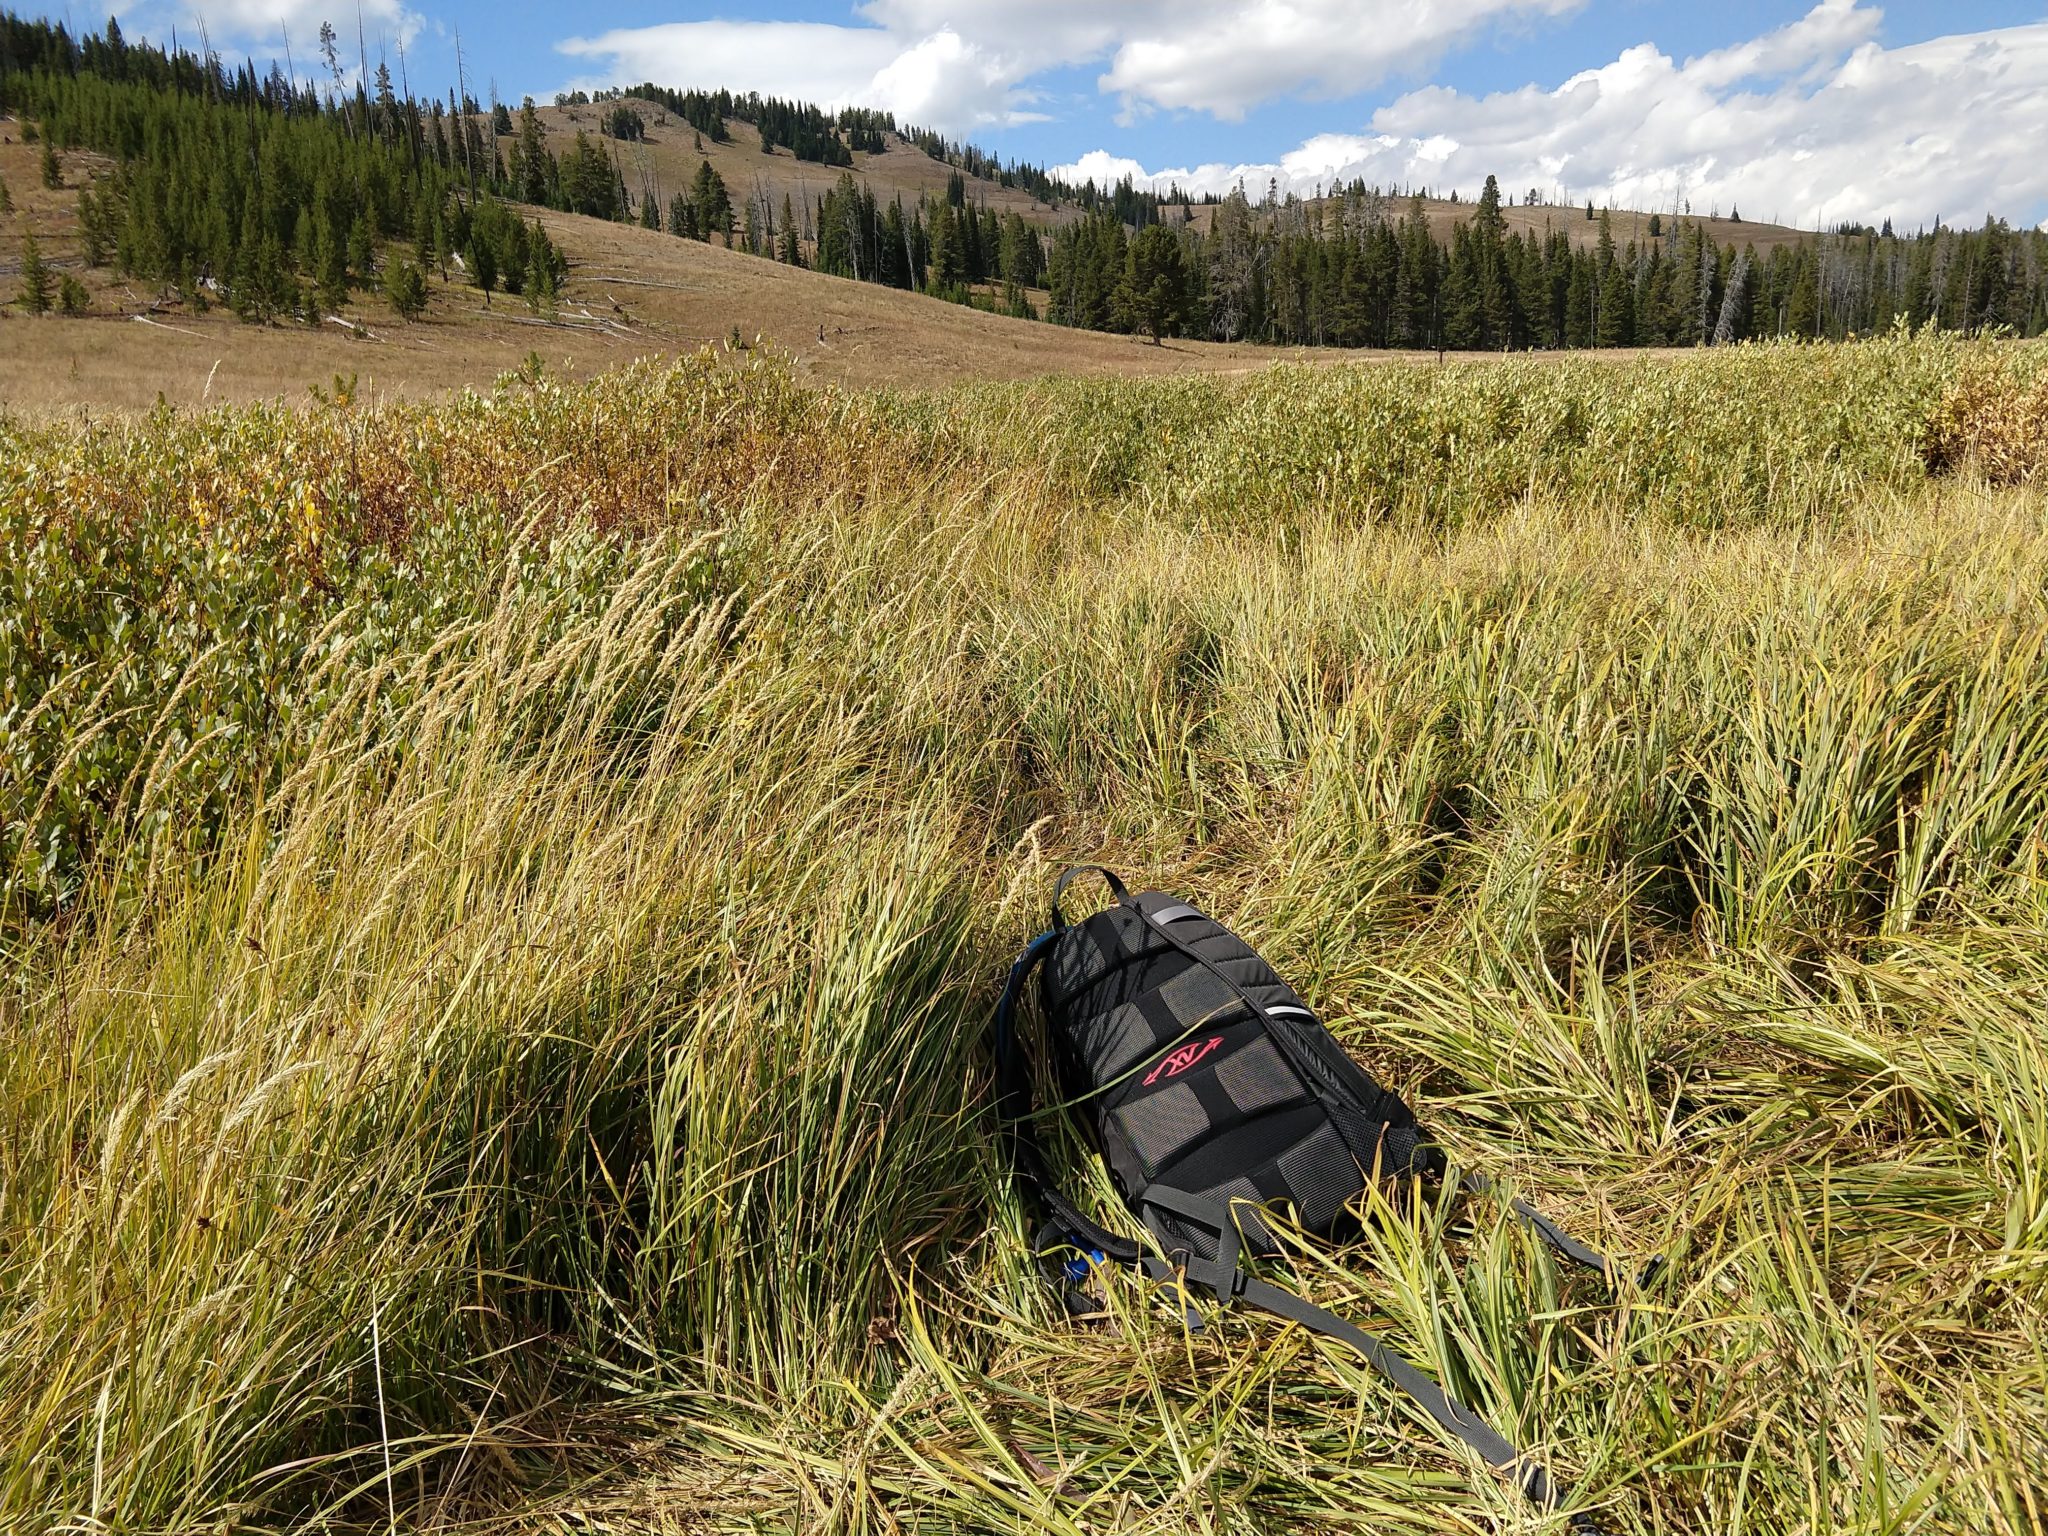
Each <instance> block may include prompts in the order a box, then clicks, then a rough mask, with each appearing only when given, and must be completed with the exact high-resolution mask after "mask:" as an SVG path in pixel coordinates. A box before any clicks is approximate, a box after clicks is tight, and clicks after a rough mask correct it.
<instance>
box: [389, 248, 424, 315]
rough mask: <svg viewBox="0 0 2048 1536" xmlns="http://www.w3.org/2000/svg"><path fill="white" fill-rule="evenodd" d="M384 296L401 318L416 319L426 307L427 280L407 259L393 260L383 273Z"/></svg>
mask: <svg viewBox="0 0 2048 1536" xmlns="http://www.w3.org/2000/svg"><path fill="white" fill-rule="evenodd" d="M384 296H385V297H386V298H387V299H389V300H390V301H391V307H392V308H393V309H394V310H396V311H397V312H398V318H399V319H401V320H406V321H412V320H417V319H418V318H419V317H420V316H421V315H422V314H423V313H425V312H426V308H427V280H426V279H425V278H424V277H422V276H420V269H419V268H418V267H416V266H414V265H413V264H412V263H411V262H409V261H394V262H392V263H391V269H390V270H389V271H388V272H386V273H385V274H384Z"/></svg>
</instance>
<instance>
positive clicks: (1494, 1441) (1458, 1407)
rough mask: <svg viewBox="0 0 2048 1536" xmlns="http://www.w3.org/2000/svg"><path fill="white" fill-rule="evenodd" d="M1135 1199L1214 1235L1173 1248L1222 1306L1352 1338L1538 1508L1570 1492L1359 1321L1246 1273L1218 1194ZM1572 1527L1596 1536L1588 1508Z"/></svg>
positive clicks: (1163, 1190) (1164, 1191)
mask: <svg viewBox="0 0 2048 1536" xmlns="http://www.w3.org/2000/svg"><path fill="white" fill-rule="evenodd" d="M1140 1199H1141V1203H1142V1204H1144V1205H1146V1206H1156V1207H1159V1208H1160V1209H1163V1210H1167V1211H1171V1212H1172V1213H1173V1214H1174V1215H1176V1216H1180V1217H1183V1218H1189V1219H1192V1220H1193V1221H1195V1222H1197V1223H1199V1224H1200V1225H1202V1226H1204V1227H1206V1228H1208V1229H1210V1230H1212V1231H1215V1232H1216V1233H1217V1234H1218V1240H1217V1256H1216V1257H1215V1258H1214V1259H1202V1258H1199V1257H1197V1256H1195V1255H1192V1254H1188V1253H1185V1252H1176V1253H1175V1254H1174V1257H1175V1258H1176V1259H1178V1260H1180V1261H1181V1266H1182V1269H1183V1271H1184V1272H1185V1274H1186V1275H1187V1278H1188V1279H1189V1280H1192V1281H1193V1282H1194V1283H1196V1284H1197V1285H1200V1286H1203V1287H1205V1288H1207V1289H1209V1290H1211V1291H1213V1292H1215V1294H1216V1296H1217V1298H1218V1299H1219V1300H1221V1301H1222V1302H1223V1303H1224V1304H1225V1305H1228V1304H1229V1303H1230V1302H1231V1301H1232V1300H1241V1301H1244V1302H1246V1303H1248V1304H1249V1305H1251V1306H1254V1307H1257V1308H1258V1309H1259V1310H1260V1311H1262V1312H1270V1313H1271V1314H1272V1315H1273V1316H1275V1317H1278V1318H1282V1319H1285V1320H1286V1321H1288V1322H1291V1323H1299V1324H1300V1325H1301V1326H1302V1327H1304V1328H1306V1329H1308V1330H1309V1331H1310V1332H1311V1333H1317V1334H1321V1335H1322V1336H1323V1337H1324V1338H1328V1339H1335V1340H1337V1342H1339V1343H1340V1344H1346V1345H1349V1346H1350V1347H1351V1348H1352V1349H1353V1350H1356V1351H1357V1352H1358V1354H1359V1355H1360V1356H1361V1357H1362V1358H1363V1359H1364V1361H1365V1363H1366V1364H1367V1365H1368V1366H1370V1367H1371V1368H1372V1369H1373V1370H1374V1371H1375V1372H1377V1373H1378V1374H1379V1375H1380V1376H1381V1377H1382V1378H1383V1379H1384V1380H1385V1381H1386V1382H1387V1383H1388V1384H1389V1385H1391V1386H1393V1387H1395V1388H1397V1389H1398V1390H1399V1391H1401V1392H1404V1393H1406V1394H1407V1395H1408V1397H1409V1398H1410V1399H1411V1400H1412V1401H1413V1402H1414V1403H1415V1404H1416V1406H1417V1407H1419V1408H1421V1409H1422V1411H1423V1412H1424V1413H1426V1414H1428V1415H1429V1416H1430V1418H1432V1419H1434V1420H1435V1421H1436V1422H1437V1423H1438V1424H1439V1425H1440V1426H1442V1427H1443V1428H1444V1429H1445V1430H1447V1431H1448V1432H1449V1433H1450V1434H1452V1435H1454V1436H1456V1437H1457V1438H1458V1439H1459V1440H1460V1441H1462V1442H1463V1443H1464V1444H1465V1445H1467V1446H1469V1447H1470V1448H1471V1449H1472V1450H1473V1451H1474V1452H1475V1453H1476V1454H1477V1455H1478V1456H1479V1458H1480V1460H1482V1461H1484V1462H1485V1463H1486V1464H1487V1465H1488V1466H1490V1467H1493V1468H1495V1469H1496V1470H1498V1471H1501V1472H1504V1473H1506V1474H1507V1475H1508V1477H1509V1478H1510V1479H1511V1480H1512V1481H1513V1482H1514V1484H1515V1486H1516V1487H1517V1488H1518V1489H1519V1490H1521V1492H1522V1494H1523V1495H1524V1496H1525V1497H1526V1498H1528V1499H1529V1501H1530V1502H1531V1503H1533V1504H1535V1505H1536V1506H1537V1507H1538V1508H1540V1509H1555V1508H1557V1506H1558V1505H1559V1504H1561V1503H1563V1502H1564V1501H1565V1500H1566V1498H1568V1497H1569V1495H1568V1492H1567V1490H1565V1489H1564V1488H1562V1487H1560V1486H1559V1485H1558V1484H1557V1483H1555V1482H1553V1481H1552V1480H1551V1477H1550V1473H1549V1472H1548V1471H1547V1470H1546V1469H1545V1467H1544V1466H1543V1464H1542V1462H1540V1461H1538V1460H1536V1459H1535V1458H1534V1457H1533V1456H1530V1455H1529V1454H1528V1453H1527V1452H1525V1451H1522V1450H1520V1449H1518V1448H1517V1447H1516V1446H1515V1444H1514V1442H1513V1441H1511V1440H1509V1439H1508V1438H1507V1437H1506V1436H1505V1435H1503V1434H1501V1433H1500V1432H1499V1431H1498V1430H1496V1429H1494V1428H1493V1427H1492V1426H1491V1425H1490V1424H1488V1423H1487V1422H1486V1421H1485V1420H1484V1419H1482V1418H1480V1417H1479V1415H1478V1414H1477V1413H1475V1412H1474V1411H1473V1410H1472V1409H1470V1408H1468V1407H1466V1406H1465V1405H1464V1404H1463V1403H1461V1402H1459V1401H1458V1400H1457V1399H1456V1398H1454V1397H1452V1396H1451V1395H1450V1394H1449V1393H1447V1392H1445V1391H1444V1389H1443V1388H1442V1387H1441V1386H1440V1385H1438V1384H1437V1383H1436V1382H1435V1381H1432V1380H1431V1379H1430V1378H1429V1377H1428V1376H1427V1375H1425V1374H1424V1373H1423V1372H1422V1370H1421V1369H1420V1368H1419V1367H1418V1366H1417V1365H1416V1364H1415V1362H1414V1361H1412V1360H1410V1359H1409V1358H1408V1357H1407V1356H1406V1355H1404V1354H1402V1353H1401V1352H1400V1351H1399V1350H1397V1349H1395V1348H1393V1347H1392V1346H1390V1345H1388V1344H1385V1343H1382V1342H1381V1341H1380V1340H1378V1339H1376V1338H1374V1337H1373V1336H1372V1335H1371V1334H1369V1333H1367V1332H1366V1331H1365V1330H1364V1329H1363V1328H1360V1327H1359V1326H1358V1325H1357V1324H1356V1323H1352V1322H1349V1321H1347V1320H1346V1319H1344V1318H1341V1317H1339V1316H1338V1315H1337V1314H1336V1313H1334V1312H1332V1311H1330V1310H1329V1309H1328V1308H1326V1307H1319V1306H1317V1305H1316V1304H1315V1303H1314V1302H1312V1301H1309V1300H1308V1299H1307V1298H1305V1297H1302V1296H1297V1295H1296V1294H1295V1293H1294V1292H1292V1291H1289V1290H1284V1289H1282V1288H1281V1287H1280V1286H1277V1285H1273V1284H1271V1283H1269V1282H1267V1281H1264V1280H1261V1279H1259V1278H1258V1277H1257V1276H1256V1275H1252V1274H1249V1273H1247V1272H1246V1270H1245V1269H1244V1267H1243V1265H1242V1264H1241V1263H1240V1262H1239V1259H1238V1243H1237V1240H1236V1230H1237V1224H1236V1222H1235V1220H1234V1219H1233V1218H1232V1217H1231V1215H1230V1213H1229V1212H1228V1211H1226V1210H1225V1209H1224V1208H1223V1207H1222V1206H1220V1205H1218V1204H1217V1203H1216V1202H1215V1201H1212V1200H1207V1199H1203V1198H1201V1197H1200V1196H1195V1195H1190V1194H1187V1193H1186V1192H1184V1191H1182V1190H1178V1189H1171V1188H1168V1187H1167V1186H1164V1185H1159V1184H1154V1185H1151V1186H1150V1187H1148V1188H1147V1189H1146V1191H1145V1192H1144V1194H1143V1195H1142V1196H1141V1197H1140ZM1571 1526H1572V1529H1573V1530H1574V1531H1575V1532H1578V1533H1580V1536H1600V1527H1599V1526H1598V1525H1597V1524H1596V1523H1595V1522H1594V1521H1593V1519H1592V1517H1591V1516H1590V1515H1586V1514H1584V1513H1579V1514H1575V1515H1573V1516H1572V1517H1571Z"/></svg>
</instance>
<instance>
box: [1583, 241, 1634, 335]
mask: <svg viewBox="0 0 2048 1536" xmlns="http://www.w3.org/2000/svg"><path fill="white" fill-rule="evenodd" d="M1635 307H1636V306H1635V289H1634V287H1633V286H1632V285H1631V284H1630V283H1629V280H1628V269H1627V268H1626V267H1625V266H1624V265H1623V264H1622V263H1621V262H1618V261H1617V262H1614V263H1613V264H1612V265H1610V266H1609V267H1608V269H1607V276H1606V277H1605V278H1604V279H1603V280H1602V281H1601V284H1600V313H1599V319H1598V323H1597V325H1596V327H1595V330H1594V334H1593V345H1595V346H1596V347H1627V346H1633V345H1634V344H1635V339H1636V321H1635Z"/></svg>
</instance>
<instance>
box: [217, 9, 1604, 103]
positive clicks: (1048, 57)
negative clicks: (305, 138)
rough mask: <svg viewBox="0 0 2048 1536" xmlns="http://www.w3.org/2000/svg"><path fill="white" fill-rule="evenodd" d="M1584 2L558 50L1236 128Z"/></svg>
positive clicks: (723, 80)
mask: <svg viewBox="0 0 2048 1536" xmlns="http://www.w3.org/2000/svg"><path fill="white" fill-rule="evenodd" d="M231 3H252V4H253V3H257V0H231ZM1581 3H1582V0H1394V3H1391V4H1383V5H1380V6H1377V7H1376V8H1375V10H1374V12H1373V14H1372V15H1371V16H1370V17H1369V18H1363V17H1361V15H1360V8H1359V6H1358V4H1357V0H1123V3H1118V4H1106V3H1103V0H869V3H867V4H865V5H863V6H861V7H860V8H859V10H860V15H861V17H862V19H863V22H864V23H865V24H864V25H854V26H842V25H837V24H832V23H822V22H821V23H793V22H778V21H759V22H731V21H701V22H670V23H664V24H661V25H657V26H648V27H625V28H617V29H614V30H612V31H609V32H605V33H602V34H600V35H598V36H594V37H575V38H570V39H568V40H567V41H566V42H563V43H561V44H559V45H558V46H559V47H560V48H561V49H562V51H563V52H565V53H567V54H570V55H571V56H573V57H577V58H583V59H588V60H591V61H593V62H594V63H595V64H596V66H597V73H596V74H594V75H591V76H588V77H585V78H583V79H581V80H579V81H577V82H576V83H577V84H581V85H585V86H590V85H605V84H631V83H634V82H637V81H640V80H647V79H651V80H655V81H658V82H660V83H662V84H665V85H677V86H689V85H697V86H711V85H730V86H735V87H736V88H740V89H748V90H758V91H761V92H763V93H774V94H778V95H786V96H800V97H803V98H804V99H806V100H816V101H820V102H827V103H831V104H833V105H847V104H859V105H864V106H879V107H886V108H888V109H889V110H891V111H894V112H895V113H896V114H897V115H898V117H899V119H908V120H909V121H912V122H917V123H921V124H926V125H929V126H933V127H938V128H942V129H946V130H947V131H950V132H961V131H965V130H967V129H969V128H973V127H978V126H980V125H983V124H1001V123H1014V122H1019V121H1025V120H1028V119H1029V118H1030V117H1032V116H1033V115H1034V114H1033V113H1032V112H1031V111H1030V110H1029V108H1030V104H1031V103H1032V101H1033V100H1034V99H1035V98H1034V95H1033V93H1032V91H1031V89H1030V85H1029V82H1030V81H1031V80H1032V78H1033V77H1034V76H1037V75H1039V74H1042V73H1044V72H1045V71H1048V70H1052V69H1060V68H1067V67H1071V66H1086V65H1094V64H1099V65H1101V66H1102V69H1103V72H1102V74H1101V76H1100V79H1099V81H1098V84H1099V88H1100V89H1101V90H1103V91H1104V92H1107V93H1110V94H1113V95H1115V96H1116V97H1118V98H1119V99H1120V101H1121V102H1122V104H1123V107H1124V109H1125V111H1126V112H1127V113H1136V112H1144V111H1149V110H1152V109H1155V108H1167V109H1172V110H1187V111H1199V112H1207V113H1211V114H1213V115H1215V116H1217V117H1221V118H1226V119H1236V118H1240V117H1242V116H1243V115H1244V113H1245V112H1246V111H1247V110H1248V109H1249V108H1251V107H1254V106H1256V105H1258V103H1260V102H1261V101H1266V100H1270V99H1272V98H1273V97H1276V96H1282V95H1288V94H1298V93H1309V94H1316V95H1343V94H1350V93H1352V92H1356V91H1360V90H1364V89H1366V88H1368V87H1370V86H1372V85H1375V84H1377V83H1378V82H1379V81H1381V80H1383V79H1385V78H1386V77H1387V76H1388V75H1389V74H1391V73H1393V72H1395V71H1397V70H1402V69H1409V68H1414V67H1418V66H1421V65H1423V64H1426V63H1428V62H1429V61H1430V60H1432V59H1434V58H1435V57H1437V56H1438V55H1440V54H1441V53H1443V52H1444V51H1445V50H1446V49H1448V48H1450V47H1452V46H1454V45H1456V44H1458V43H1461V42H1464V41H1467V40H1469V39H1470V38H1472V37H1474V36H1475V35H1477V34H1478V33H1480V32H1481V31H1482V30H1484V29H1485V28H1486V27H1488V26H1490V25H1493V24H1495V23H1499V22H1502V21H1515V20H1526V19H1528V18H1540V17H1547V16H1555V15H1559V14H1562V13H1564V12H1566V11H1570V10H1572V9H1575V8H1576V7H1577V6H1578V5H1579V4H1581ZM742 82H744V83H742Z"/></svg>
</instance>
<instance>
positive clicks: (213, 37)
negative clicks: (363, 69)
mask: <svg viewBox="0 0 2048 1536" xmlns="http://www.w3.org/2000/svg"><path fill="white" fill-rule="evenodd" d="M117 14H118V16H119V18H120V22H121V26H122V28H123V29H124V30H126V31H127V32H129V33H130V34H131V35H133V36H138V37H144V38H147V39H148V40H150V41H151V42H155V43H161V44H163V45H164V46H166V47H168V46H169V44H170V41H171V35H172V33H173V32H174V31H175V32H176V34H177V37H178V42H179V45H180V46H181V47H183V48H185V49H186V50H188V51H189V52H192V53H197V52H198V51H199V49H200V46H201V43H202V32H201V28H202V25H203V26H204V34H203V37H204V41H205V42H209V43H211V44H212V45H213V48H214V50H215V51H216V52H218V53H221V54H222V55H224V56H226V57H228V58H233V57H235V56H237V55H244V54H246V55H247V56H249V57H250V58H254V59H258V60H262V61H265V62H267V61H268V60H270V59H271V58H272V57H273V56H274V57H275V58H276V59H277V61H278V62H279V63H283V61H284V55H285V43H286V40H287V39H289V41H290V43H291V54H292V61H293V63H294V65H295V66H296V67H297V71H298V75H299V79H300V80H301V81H304V80H306V79H308V78H312V79H324V78H325V74H326V66H325V63H324V62H323V61H322V60H321V58H320V52H319V49H320V23H321V22H323V21H331V22H332V23H333V24H334V29H335V31H336V32H337V33H338V34H339V36H338V38H337V39H336V53H337V55H338V58H337V62H338V63H339V65H340V66H341V69H342V72H343V75H344V78H345V79H347V80H348V81H350V82H351V83H353V82H354V80H355V78H356V75H357V68H356V66H357V63H358V58H359V55H358V50H357V31H356V16H357V10H356V7H355V6H354V5H353V4H351V5H350V6H349V7H348V8H347V10H346V11H344V10H343V9H342V8H341V7H340V6H338V5H336V4H335V3H334V0H176V3H171V0H145V3H144V4H141V5H136V6H129V7H126V8H120V9H118V10H117ZM361 15H362V34H361V42H362V50H363V52H365V53H367V55H368V63H369V68H370V70H371V72H372V73H374V72H375V70H376V68H377V62H378V59H379V58H380V56H385V55H387V54H388V52H389V50H390V49H393V48H409V47H410V46H411V45H412V42H413V39H414V38H416V37H418V36H419V34H420V32H421V31H422V29H423V28H424V27H425V26H426V19H425V17H423V16H422V15H421V14H420V13H419V12H417V11H414V10H410V9H408V8H407V7H406V6H405V5H404V4H403V0H362V8H361ZM391 69H392V74H393V75H394V76H396V75H397V73H398V66H397V63H396V61H395V60H393V61H392V64H391Z"/></svg>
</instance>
